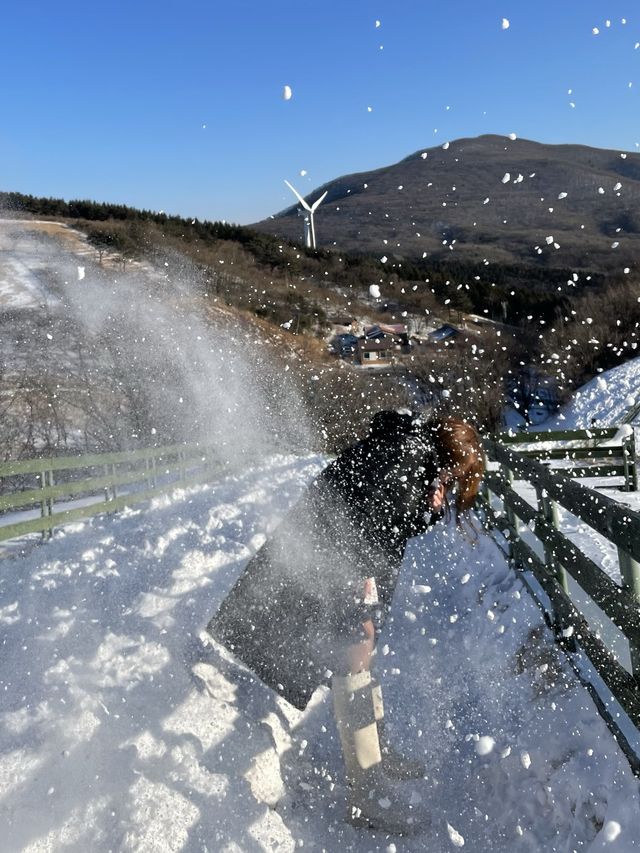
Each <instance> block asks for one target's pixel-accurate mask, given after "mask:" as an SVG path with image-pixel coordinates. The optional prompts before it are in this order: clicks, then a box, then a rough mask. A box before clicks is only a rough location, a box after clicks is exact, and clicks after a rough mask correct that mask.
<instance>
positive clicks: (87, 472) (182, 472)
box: [0, 444, 223, 541]
mask: <svg viewBox="0 0 640 853" xmlns="http://www.w3.org/2000/svg"><path fill="white" fill-rule="evenodd" d="M215 459H216V455H215V453H214V452H213V451H212V449H211V448H205V447H202V446H200V445H195V444H191V445H182V444H181V445H171V446H166V447H155V448H145V449H142V450H133V451H129V452H126V451H125V452H122V453H99V454H87V455H84V456H60V457H53V458H48V459H29V460H21V461H17V462H6V463H4V464H2V465H0V484H1V485H2V490H3V494H1V495H0V541H4V540H7V539H14V538H16V537H17V536H24V535H26V534H28V533H42V534H43V535H51V533H52V531H53V529H54V528H55V527H57V526H59V525H60V524H67V523H68V522H71V521H77V520H79V519H83V518H89V517H91V516H94V515H98V514H99V513H102V512H116V511H117V510H120V509H123V508H124V507H125V506H130V505H132V504H136V503H139V502H141V501H146V500H149V498H152V497H154V496H156V495H160V494H162V493H164V492H167V491H169V490H171V489H174V488H176V487H178V486H188V485H195V484H197V483H200V482H204V481H206V480H207V479H209V478H210V477H211V475H212V474H213V473H214V472H215V471H220V470H222V468H223V464H222V463H221V462H220V461H218V462H216V461H214V460H215ZM123 489H124V490H126V491H125V492H123ZM74 501H75V502H76V505H74V506H69V504H70V502H74ZM79 501H82V502H83V503H84V505H77V503H78V502H79ZM34 509H35V510H37V511H38V516H37V517H35V518H27V519H23V520H15V515H16V514H18V513H20V514H21V513H22V512H29V511H30V510H31V511H32V510H34ZM3 517H4V519H7V518H8V517H10V518H11V520H9V521H7V522H6V523H4V524H3Z"/></svg>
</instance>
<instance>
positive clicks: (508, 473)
mask: <svg viewBox="0 0 640 853" xmlns="http://www.w3.org/2000/svg"><path fill="white" fill-rule="evenodd" d="M500 476H501V478H502V482H503V485H504V488H505V490H506V489H508V488H511V486H512V485H513V471H512V470H511V469H510V468H507V466H506V465H500ZM504 498H505V495H504V493H503V495H502V502H503V506H504V514H505V515H506V517H507V521H508V522H509V525H510V527H513V529H514V531H515V532H516V534H517V532H518V519H517V518H516V514H515V513H514V511H513V510H512V509H511V507H508V506H507V505H506V502H505V500H504Z"/></svg>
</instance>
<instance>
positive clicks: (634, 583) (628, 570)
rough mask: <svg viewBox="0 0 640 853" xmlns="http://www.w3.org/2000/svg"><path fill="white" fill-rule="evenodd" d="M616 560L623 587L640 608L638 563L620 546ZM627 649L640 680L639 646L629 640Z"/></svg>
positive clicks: (639, 567)
mask: <svg viewBox="0 0 640 853" xmlns="http://www.w3.org/2000/svg"><path fill="white" fill-rule="evenodd" d="M618 562H619V564H620V574H621V575H622V586H623V589H627V590H629V592H630V593H631V597H632V598H633V600H634V602H635V603H636V605H637V607H638V610H640V563H639V562H638V561H637V560H634V559H633V557H632V556H631V555H630V554H628V553H627V552H626V551H623V550H622V548H618ZM629 651H630V654H631V669H632V672H633V674H634V676H635V677H636V678H637V679H639V680H640V647H638V646H636V645H634V643H633V642H631V641H629Z"/></svg>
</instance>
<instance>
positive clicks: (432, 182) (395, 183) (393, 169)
mask: <svg viewBox="0 0 640 853" xmlns="http://www.w3.org/2000/svg"><path fill="white" fill-rule="evenodd" d="M324 191H327V198H326V199H325V201H324V202H323V204H322V205H321V206H320V208H319V209H318V211H317V213H316V231H317V235H318V247H319V248H331V247H334V246H336V247H338V248H340V249H343V250H346V251H350V252H359V251H360V252H363V253H368V252H379V253H380V255H387V256H390V257H394V258H395V259H403V258H404V259H412V260H415V259H417V258H421V257H431V258H435V259H443V258H445V257H451V253H452V251H453V252H456V253H457V254H458V256H462V257H461V259H464V260H466V261H482V260H485V259H487V260H489V261H490V262H496V263H518V264H522V263H525V264H534V265H545V266H547V265H548V266H555V267H558V266H563V267H572V268H573V267H575V268H577V269H581V268H582V269H594V270H600V271H605V272H611V271H614V270H617V271H620V272H622V267H624V266H629V267H631V266H633V264H634V261H635V259H636V258H637V257H638V254H639V253H640V155H639V154H634V153H632V152H624V151H615V150H613V149H600V148H592V147H590V146H586V145H581V144H577V143H563V144H557V145H556V144H553V145H552V144H548V143H541V142H536V141H534V140H528V139H511V138H510V137H502V136H498V135H496V134H485V135H483V136H479V137H464V138H462V139H458V140H454V141H452V142H450V143H445V144H444V145H439V146H434V147H431V148H424V149H418V150H417V151H414V152H413V153H412V154H409V155H408V156H407V157H405V158H403V159H401V160H399V161H398V162H397V163H393V164H391V165H389V166H382V167H379V168H377V169H373V170H368V171H364V172H354V173H351V174H348V175H343V176H340V177H338V178H336V179H334V180H332V181H328V182H326V183H324V184H323V185H322V186H320V187H318V188H317V189H315V190H313V191H312V192H310V193H308V194H307V198H308V199H309V200H311V201H313V200H315V199H316V198H317V197H318V196H319V195H320V194H321V193H322V192H324ZM250 227H252V228H255V229H257V230H260V231H264V232H266V233H270V234H273V235H275V236H278V237H284V238H286V239H294V240H300V241H301V240H302V223H301V222H300V220H299V218H298V216H297V205H295V204H294V205H291V206H289V207H287V208H285V209H284V210H282V211H280V212H279V213H277V214H274V216H273V217H269V218H268V219H265V220H262V221H261V222H258V223H254V224H253V225H252V226H250ZM548 238H552V239H548ZM385 241H386V242H385ZM614 243H616V245H615V246H614V245H613V244H614ZM451 246H453V249H451V248H450V247H451ZM425 252H426V255H425V254H424V253H425Z"/></svg>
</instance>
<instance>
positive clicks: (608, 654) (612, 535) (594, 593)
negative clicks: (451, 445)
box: [481, 440, 640, 773]
mask: <svg viewBox="0 0 640 853" xmlns="http://www.w3.org/2000/svg"><path fill="white" fill-rule="evenodd" d="M485 452H486V456H487V461H488V463H489V464H488V471H487V474H486V476H485V482H484V494H483V497H482V501H481V504H482V506H483V508H484V511H485V512H486V515H487V521H488V523H489V525H490V526H496V527H498V528H499V529H501V530H502V531H504V532H505V535H506V537H507V542H508V543H509V550H510V554H511V557H512V559H513V561H514V564H515V566H516V568H517V569H518V570H520V571H521V572H522V574H523V577H524V579H525V582H526V583H527V585H528V587H529V589H530V591H531V592H532V593H533V594H534V597H535V598H536V599H537V602H538V604H539V605H540V606H541V608H542V609H543V611H544V612H545V615H546V617H547V620H548V622H549V624H550V625H552V627H553V628H554V630H555V633H556V636H557V638H558V640H559V642H560V643H561V644H562V645H563V646H564V647H565V649H566V650H567V651H569V652H575V651H578V650H581V651H583V652H584V653H585V654H586V655H587V657H588V658H589V660H590V661H591V663H592V664H593V666H594V667H595V669H596V670H597V672H598V674H599V676H600V678H601V679H602V681H603V682H604V684H605V685H606V686H607V687H608V688H609V690H610V691H611V693H612V694H613V696H614V697H615V698H616V699H617V701H618V702H619V703H620V705H621V706H622V708H623V709H624V711H625V713H626V714H627V716H628V718H629V720H630V721H631V722H632V723H633V725H634V726H635V727H636V728H637V729H638V730H640V513H638V512H635V511H634V510H632V509H630V508H629V507H628V506H626V505H625V504H623V503H620V502H619V501H616V500H614V499H612V498H611V497H608V496H607V495H605V494H603V493H602V492H599V491H596V490H594V489H592V488H589V487H587V486H586V485H583V484H582V483H577V482H576V481H575V480H574V479H572V478H570V477H569V476H566V474H567V473H568V472H566V471H565V470H564V469H563V471H562V473H560V472H559V471H557V470H556V471H553V470H549V467H548V466H547V465H545V464H543V463H541V462H540V461H538V460H536V459H531V458H528V457H527V456H525V455H524V454H521V453H519V452H515V451H514V450H513V449H512V447H507V446H506V445H505V444H503V443H502V442H498V441H491V440H487V441H485ZM491 463H493V464H491ZM527 492H528V493H529V496H530V497H533V494H535V498H534V499H533V500H534V503H532V502H530V501H529V500H527V499H526V497H525V496H524V495H526V494H527ZM523 493H524V495H523ZM560 508H563V509H564V510H566V511H567V512H569V513H570V514H571V515H572V516H574V517H575V518H577V519H580V521H582V522H583V523H584V524H586V525H588V526H589V527H590V528H592V530H594V531H596V533H598V534H600V535H601V536H602V537H604V538H605V539H606V540H608V542H610V543H612V545H613V546H614V547H615V548H616V549H617V555H618V562H619V569H620V576H621V578H622V583H621V584H618V583H616V582H615V581H614V580H613V579H612V578H611V577H610V576H609V575H608V574H607V573H606V572H604V571H603V569H602V568H600V566H599V565H597V564H596V563H595V562H594V561H593V560H592V559H591V558H590V557H589V556H587V554H586V553H584V552H583V551H582V550H581V549H580V548H579V547H578V545H576V544H575V543H574V542H573V541H571V539H569V538H568V536H566V535H565V534H564V533H563V532H562V531H561V530H560V529H559V513H560ZM534 579H535V582H532V581H533V580H534ZM594 606H595V607H594ZM602 614H604V616H606V617H607V619H608V620H610V621H611V622H612V623H613V626H615V628H617V630H618V631H619V632H621V634H622V638H620V637H619V635H618V636H617V637H616V636H614V634H615V631H611V632H610V636H609V637H605V636H603V634H606V633H607V632H606V631H603V630H602V625H603V624H606V622H603V621H601V615H602ZM612 639H613V640H616V639H622V641H623V642H624V643H625V644H627V646H628V658H629V661H630V663H629V665H627V666H625V665H624V664H623V663H622V662H621V659H620V658H621V655H620V653H619V650H618V652H616V651H614V648H613V647H614V645H615V642H611V640H612ZM623 657H626V655H625V656H623ZM596 701H597V703H598V704H599V709H600V711H601V713H602V714H603V716H604V717H605V719H606V720H607V723H608V724H609V727H610V728H611V730H612V731H613V732H614V734H615V735H616V737H617V738H618V742H619V743H620V745H621V746H622V748H623V749H624V751H625V753H626V754H627V757H628V758H629V760H630V763H631V765H632V767H633V768H634V770H635V771H636V772H638V773H640V757H639V756H638V755H637V753H636V751H635V750H634V749H633V748H632V747H631V746H630V745H629V743H628V740H627V738H626V737H625V735H624V733H623V732H622V730H621V728H620V726H619V725H618V721H617V720H616V718H615V712H614V710H613V709H611V708H608V707H607V706H606V705H607V703H606V700H603V699H598V698H597V697H596Z"/></svg>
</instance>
